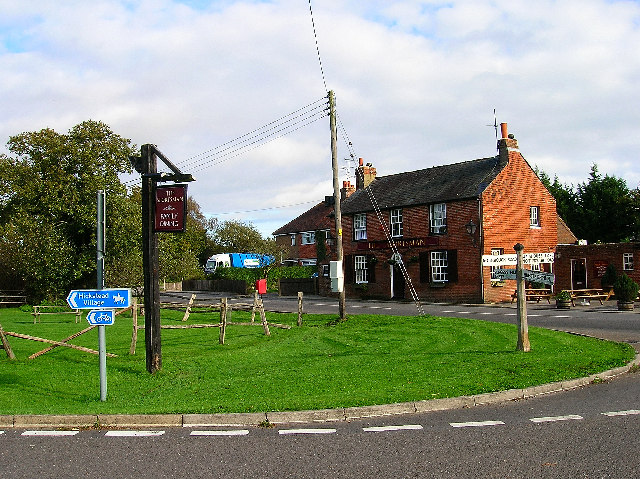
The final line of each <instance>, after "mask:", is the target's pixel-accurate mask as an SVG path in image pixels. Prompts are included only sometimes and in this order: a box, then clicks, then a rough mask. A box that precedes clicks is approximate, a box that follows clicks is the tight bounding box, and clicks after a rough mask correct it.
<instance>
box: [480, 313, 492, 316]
mask: <svg viewBox="0 0 640 479" xmlns="http://www.w3.org/2000/svg"><path fill="white" fill-rule="evenodd" d="M492 314H494V313H490V312H485V313H480V316H490V315H492Z"/></svg>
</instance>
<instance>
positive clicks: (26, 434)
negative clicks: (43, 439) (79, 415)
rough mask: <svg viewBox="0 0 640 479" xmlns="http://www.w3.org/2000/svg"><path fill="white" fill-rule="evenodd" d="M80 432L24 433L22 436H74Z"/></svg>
mask: <svg viewBox="0 0 640 479" xmlns="http://www.w3.org/2000/svg"><path fill="white" fill-rule="evenodd" d="M78 432H80V431H25V432H23V433H22V434H21V435H22V436H57V437H59V436H75V435H76V434H78Z"/></svg>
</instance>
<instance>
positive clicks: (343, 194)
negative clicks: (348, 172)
mask: <svg viewBox="0 0 640 479" xmlns="http://www.w3.org/2000/svg"><path fill="white" fill-rule="evenodd" d="M355 191H356V187H355V186H354V185H352V184H351V182H350V181H343V182H342V189H340V201H344V200H346V199H347V198H349V196H351V195H352V194H353V193H355Z"/></svg>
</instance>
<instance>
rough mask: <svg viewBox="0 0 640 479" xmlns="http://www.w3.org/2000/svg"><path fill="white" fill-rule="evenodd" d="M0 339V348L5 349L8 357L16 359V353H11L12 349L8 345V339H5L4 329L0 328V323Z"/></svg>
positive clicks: (0, 326)
mask: <svg viewBox="0 0 640 479" xmlns="http://www.w3.org/2000/svg"><path fill="white" fill-rule="evenodd" d="M0 341H1V342H2V349H4V350H5V351H6V353H7V356H9V359H16V355H15V354H13V350H12V349H11V346H10V345H9V341H8V340H7V337H6V336H5V335H4V330H3V329H2V325H1V324H0Z"/></svg>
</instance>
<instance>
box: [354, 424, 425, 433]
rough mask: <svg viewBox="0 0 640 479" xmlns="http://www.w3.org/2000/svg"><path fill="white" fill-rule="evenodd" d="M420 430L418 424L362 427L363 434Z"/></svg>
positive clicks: (420, 427)
mask: <svg viewBox="0 0 640 479" xmlns="http://www.w3.org/2000/svg"><path fill="white" fill-rule="evenodd" d="M419 429H422V426H421V425H420V424H405V425H402V426H374V427H363V428H362V430H363V431H365V432H389V431H407V430H419Z"/></svg>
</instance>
